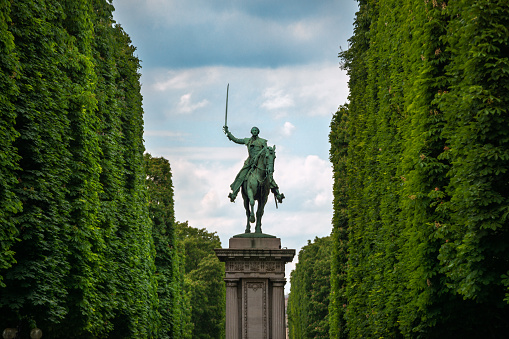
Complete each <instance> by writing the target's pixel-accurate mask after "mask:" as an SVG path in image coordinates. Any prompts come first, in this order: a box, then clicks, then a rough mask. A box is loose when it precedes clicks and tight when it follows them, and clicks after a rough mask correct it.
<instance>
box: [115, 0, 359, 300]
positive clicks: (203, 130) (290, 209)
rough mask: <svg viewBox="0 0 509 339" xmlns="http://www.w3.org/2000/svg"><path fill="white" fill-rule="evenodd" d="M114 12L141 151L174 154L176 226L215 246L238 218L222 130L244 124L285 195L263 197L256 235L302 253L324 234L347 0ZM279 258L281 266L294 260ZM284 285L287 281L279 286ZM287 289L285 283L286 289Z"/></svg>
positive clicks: (152, 0) (343, 84)
mask: <svg viewBox="0 0 509 339" xmlns="http://www.w3.org/2000/svg"><path fill="white" fill-rule="evenodd" d="M113 5H114V6H115V9H116V10H115V13H114V18H115V20H116V21H117V22H118V23H120V24H121V25H122V26H123V27H124V29H125V31H126V32H127V33H128V34H129V35H130V37H131V39H132V41H133V45H134V46H136V47H137V55H138V57H139V58H140V59H141V60H142V69H141V73H142V77H141V81H142V94H143V97H144V100H143V106H144V110H145V135H144V138H145V146H146V149H147V152H149V153H151V154H152V155H153V156H163V157H165V158H166V159H168V160H169V161H170V164H171V167H172V172H173V184H174V187H175V213H176V218H177V220H178V221H186V220H188V221H189V224H190V225H191V226H193V227H198V228H206V229H207V230H209V231H211V232H217V233H218V235H219V236H220V238H221V242H222V244H223V247H228V239H229V238H230V237H231V236H232V235H235V234H238V233H242V232H243V231H244V228H245V225H246V217H245V212H244V208H243V205H242V198H241V195H240V194H239V196H238V198H237V201H236V203H231V202H230V201H229V199H228V197H227V196H228V193H229V191H230V189H229V185H230V183H231V182H232V181H233V179H234V178H235V175H236V174H237V172H238V171H239V170H240V168H241V167H242V164H243V161H244V160H245V159H246V158H247V149H246V147H245V146H243V145H237V144H234V143H233V142H230V141H229V140H228V139H227V138H226V136H225V135H224V133H223V132H222V126H223V125H224V113H225V100H226V86H227V84H228V83H229V84H230V92H229V103H228V126H229V128H230V131H231V132H232V133H233V134H234V135H235V136H236V137H238V138H245V137H249V136H250V130H251V127H253V126H257V127H259V129H260V137H262V138H265V139H268V143H269V145H276V154H277V159H276V166H275V174H274V178H275V180H276V182H277V183H278V185H279V187H280V191H281V192H283V193H284V194H285V196H286V199H285V200H284V202H283V204H281V205H279V209H277V210H276V207H275V204H274V202H273V197H272V194H271V197H270V198H269V202H268V203H267V206H266V211H265V215H264V217H263V225H262V228H263V232H264V233H268V234H273V235H276V236H278V237H280V238H281V239H282V246H283V247H288V248H295V249H297V250H299V249H300V248H301V247H302V246H304V245H306V243H307V240H308V239H311V240H312V239H314V238H315V237H316V236H318V237H322V236H326V235H329V234H330V231H331V218H332V169H331V164H330V162H329V160H328V152H329V143H328V134H329V124H330V120H331V117H332V114H333V113H334V112H335V111H336V110H337V108H338V106H339V105H341V104H343V103H345V102H346V100H347V96H348V87H347V76H346V74H345V72H344V71H342V70H340V68H339V60H338V57H337V55H338V53H339V52H340V47H341V48H343V49H347V48H348V42H347V40H348V38H349V37H350V36H351V35H352V28H353V26H352V24H353V19H354V15H355V12H356V11H357V9H358V7H357V2H356V1H355V0H318V1H317V0H291V1H290V0H278V1H274V0H114V2H113ZM296 261H297V260H296V259H295V260H294V263H293V264H290V265H287V273H289V271H290V270H291V269H292V268H293V267H294V264H295V262H296ZM287 286H288V285H287ZM287 292H288V289H287Z"/></svg>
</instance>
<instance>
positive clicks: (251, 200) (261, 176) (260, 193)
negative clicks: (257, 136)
mask: <svg viewBox="0 0 509 339" xmlns="http://www.w3.org/2000/svg"><path fill="white" fill-rule="evenodd" d="M275 158H276V146H274V147H270V146H269V147H264V149H262V151H261V152H260V153H259V154H258V155H257V157H256V158H255V159H254V161H253V165H252V167H251V169H250V170H249V172H248V174H247V175H246V179H245V180H244V182H243V183H242V188H241V189H242V198H243V199H244V208H245V209H246V216H247V225H246V233H251V225H250V223H254V222H255V221H256V227H255V233H262V216H263V212H264V209H265V204H266V203H267V200H268V197H269V192H270V178H271V177H272V173H273V172H274V159H275ZM283 197H284V196H283ZM255 200H256V201H258V208H257V210H256V218H255V212H254V205H255ZM276 207H277V202H276Z"/></svg>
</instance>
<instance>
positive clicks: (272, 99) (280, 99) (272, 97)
mask: <svg viewBox="0 0 509 339" xmlns="http://www.w3.org/2000/svg"><path fill="white" fill-rule="evenodd" d="M263 97H264V98H266V100H265V101H264V102H263V103H262V107H264V108H266V109H268V110H276V109H281V108H287V107H292V106H294V105H295V103H294V101H293V98H292V96H291V95H290V94H284V93H283V91H282V90H280V89H274V88H267V89H266V90H265V92H264V93H263Z"/></svg>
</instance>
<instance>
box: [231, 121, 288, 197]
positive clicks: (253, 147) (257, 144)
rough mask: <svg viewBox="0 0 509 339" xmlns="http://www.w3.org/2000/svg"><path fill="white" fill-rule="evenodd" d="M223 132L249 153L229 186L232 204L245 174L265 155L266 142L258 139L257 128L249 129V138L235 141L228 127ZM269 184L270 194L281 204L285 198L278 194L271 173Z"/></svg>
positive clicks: (266, 150) (277, 188)
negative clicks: (242, 145)
mask: <svg viewBox="0 0 509 339" xmlns="http://www.w3.org/2000/svg"><path fill="white" fill-rule="evenodd" d="M223 130H224V132H225V133H226V136H227V137H228V139H230V140H231V141H233V142H235V143H237V144H244V145H246V146H247V150H248V152H249V157H248V158H247V159H246V161H244V166H242V169H241V170H240V172H239V174H237V176H236V177H235V180H234V181H233V183H232V184H231V185H230V187H231V189H232V191H233V192H231V193H230V194H228V197H229V198H230V200H231V201H232V202H234V201H235V198H236V197H237V194H238V193H239V190H240V187H241V186H242V183H243V182H244V180H245V179H246V176H247V174H248V173H249V171H250V170H251V169H252V168H253V167H254V166H255V165H256V163H257V162H258V158H259V157H260V156H265V153H266V152H268V149H267V140H266V139H262V138H260V137H258V134H259V133H260V130H259V129H258V127H253V128H251V134H252V136H251V138H244V139H237V138H235V137H234V136H233V134H231V133H230V132H229V131H228V127H227V126H224V127H223ZM269 183H270V190H271V191H272V193H273V194H274V195H275V196H276V199H277V201H279V203H281V202H283V199H284V198H285V196H284V194H282V193H279V187H278V185H277V184H276V182H275V181H274V177H273V176H272V171H269Z"/></svg>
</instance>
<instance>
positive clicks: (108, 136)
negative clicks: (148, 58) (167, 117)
mask: <svg viewBox="0 0 509 339" xmlns="http://www.w3.org/2000/svg"><path fill="white" fill-rule="evenodd" d="M112 11H113V6H112V5H111V2H110V1H106V0H83V1H75V0H51V1H49V0H23V1H8V0H1V1H0V18H1V19H0V50H1V51H0V137H1V139H2V142H1V143H0V223H1V225H0V232H1V233H0V236H1V242H0V243H1V253H0V314H2V317H1V318H0V328H2V329H3V328H6V327H20V328H21V329H22V332H23V331H25V332H26V331H29V330H30V328H32V327H34V326H38V327H39V328H41V329H42V330H43V333H44V336H45V337H50V338H69V337H73V338H81V337H83V338H90V337H92V336H95V337H109V338H133V337H137V338H141V337H155V336H156V334H157V331H158V328H159V326H160V313H159V312H158V304H159V301H158V294H157V281H156V274H155V272H156V266H155V248H154V241H153V237H152V222H151V220H150V217H149V214H148V203H147V192H146V186H145V180H146V178H145V171H144V165H143V152H144V146H143V139H142V137H143V117H142V115H143V110H142V107H141V100H142V98H141V94H140V83H139V76H140V75H139V73H138V69H139V67H140V63H139V60H138V59H137V58H136V56H135V54H134V52H135V48H134V47H133V46H132V45H131V41H130V39H129V37H128V36H127V34H126V33H125V32H124V31H123V30H122V28H121V27H120V26H119V25H116V24H115V23H114V21H113V18H112ZM22 335H25V336H26V335H27V333H24V334H23V333H22Z"/></svg>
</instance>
